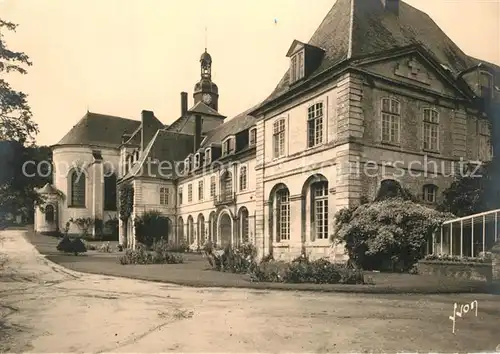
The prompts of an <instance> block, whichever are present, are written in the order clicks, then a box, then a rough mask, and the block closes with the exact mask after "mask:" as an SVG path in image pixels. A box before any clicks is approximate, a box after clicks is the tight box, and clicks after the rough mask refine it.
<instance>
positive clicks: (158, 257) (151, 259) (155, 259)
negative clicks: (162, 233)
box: [119, 245, 184, 265]
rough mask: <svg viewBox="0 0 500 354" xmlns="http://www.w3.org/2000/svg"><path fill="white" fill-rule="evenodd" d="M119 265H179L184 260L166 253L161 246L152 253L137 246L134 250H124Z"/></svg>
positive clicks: (179, 256)
mask: <svg viewBox="0 0 500 354" xmlns="http://www.w3.org/2000/svg"><path fill="white" fill-rule="evenodd" d="M119 262H120V264H123V265H125V264H179V263H183V262H184V259H183V258H182V256H181V255H176V254H173V253H170V252H167V251H166V250H165V249H163V248H162V246H160V245H157V246H156V247H155V250H154V251H148V250H147V249H146V247H145V246H142V245H141V246H139V247H137V249H135V250H130V249H128V250H126V251H125V254H124V255H123V256H121V257H120V258H119Z"/></svg>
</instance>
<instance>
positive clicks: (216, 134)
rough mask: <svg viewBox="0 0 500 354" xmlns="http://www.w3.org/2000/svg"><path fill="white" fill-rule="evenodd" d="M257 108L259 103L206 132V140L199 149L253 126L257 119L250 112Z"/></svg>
mask: <svg viewBox="0 0 500 354" xmlns="http://www.w3.org/2000/svg"><path fill="white" fill-rule="evenodd" d="M258 106H260V103H259V104H258V105H255V106H254V107H252V108H250V109H247V110H246V111H245V112H242V113H240V114H238V115H237V116H235V117H234V118H231V119H229V120H227V121H225V122H224V123H223V124H221V125H219V126H218V127H216V128H214V129H212V130H210V131H209V132H207V133H206V137H207V138H206V139H205V140H204V141H203V144H202V146H201V147H204V146H207V145H210V144H211V143H221V142H222V139H224V138H225V137H227V136H229V135H234V134H236V133H239V132H241V131H243V130H245V129H248V128H250V127H251V126H252V125H255V123H256V121H257V119H256V118H255V117H253V116H251V115H250V112H251V111H253V110H255V109H257V107H258Z"/></svg>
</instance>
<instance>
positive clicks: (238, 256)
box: [202, 241, 257, 273]
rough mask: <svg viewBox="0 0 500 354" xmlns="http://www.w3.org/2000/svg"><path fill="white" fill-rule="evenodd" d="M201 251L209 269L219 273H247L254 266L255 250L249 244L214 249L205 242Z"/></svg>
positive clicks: (209, 243) (210, 243)
mask: <svg viewBox="0 0 500 354" xmlns="http://www.w3.org/2000/svg"><path fill="white" fill-rule="evenodd" d="M202 250H203V255H204V256H205V257H206V258H207V260H208V263H209V264H210V267H212V269H214V270H217V271H220V272H231V273H248V272H250V271H251V270H252V269H253V268H254V267H255V266H256V261H255V257H256V256H257V249H256V248H255V246H254V245H253V244H251V243H243V244H241V245H238V246H237V247H234V248H233V247H232V246H230V245H228V246H226V247H225V248H224V249H216V247H215V246H214V244H213V243H212V242H211V241H207V242H206V243H205V244H204V245H203V247H202Z"/></svg>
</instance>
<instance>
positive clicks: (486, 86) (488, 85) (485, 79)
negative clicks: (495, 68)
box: [479, 71, 493, 98]
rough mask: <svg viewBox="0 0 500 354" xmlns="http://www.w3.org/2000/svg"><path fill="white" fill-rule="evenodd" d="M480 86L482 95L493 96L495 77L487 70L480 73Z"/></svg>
mask: <svg viewBox="0 0 500 354" xmlns="http://www.w3.org/2000/svg"><path fill="white" fill-rule="evenodd" d="M479 87H480V90H481V97H484V98H491V97H492V96H493V77H492V76H491V74H490V73H488V72H486V71H481V72H480V73H479Z"/></svg>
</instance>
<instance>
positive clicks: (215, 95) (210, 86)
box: [193, 48, 219, 111]
mask: <svg viewBox="0 0 500 354" xmlns="http://www.w3.org/2000/svg"><path fill="white" fill-rule="evenodd" d="M200 66H201V80H200V81H199V82H197V83H196V85H194V93H193V98H194V103H195V104H196V103H198V102H200V101H201V102H203V103H204V104H206V105H207V106H209V107H210V108H212V109H215V110H216V111H217V110H218V108H219V106H218V101H219V88H218V87H217V85H216V84H215V83H213V82H212V57H211V56H210V54H208V53H207V49H206V48H205V52H204V53H203V54H202V55H201V58H200Z"/></svg>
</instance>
